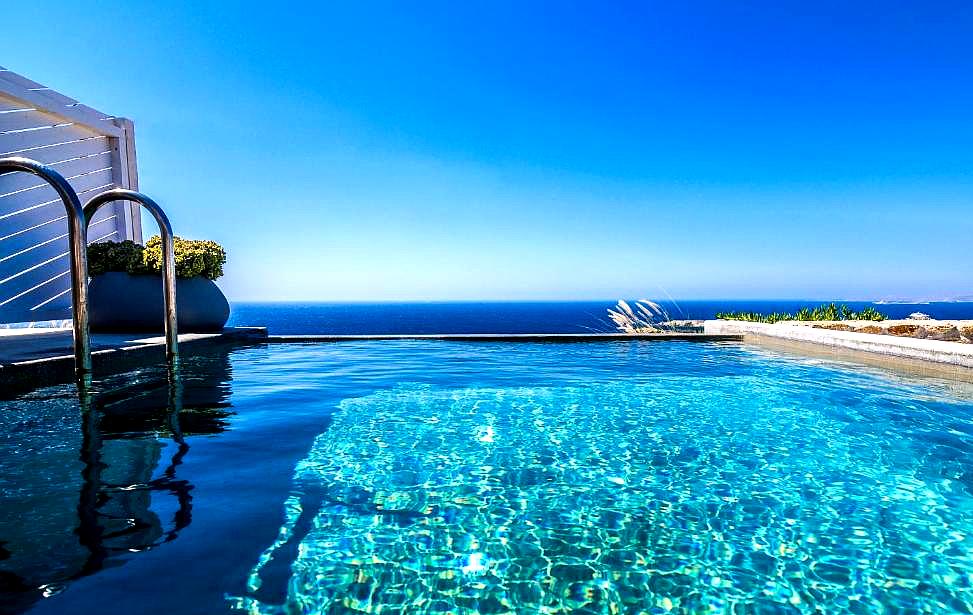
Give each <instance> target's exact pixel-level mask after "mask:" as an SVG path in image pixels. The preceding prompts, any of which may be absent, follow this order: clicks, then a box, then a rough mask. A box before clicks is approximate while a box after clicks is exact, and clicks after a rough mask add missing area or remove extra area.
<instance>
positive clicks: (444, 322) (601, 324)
mask: <svg viewBox="0 0 973 615" xmlns="http://www.w3.org/2000/svg"><path fill="white" fill-rule="evenodd" d="M659 303H660V304H661V305H662V306H663V307H664V308H665V309H666V310H667V311H668V312H669V314H670V315H671V316H672V317H673V318H680V319H706V318H713V316H714V315H715V314H716V313H717V312H721V311H731V310H732V311H741V310H745V311H756V312H768V313H769V312H791V313H793V312H796V311H798V310H799V309H801V308H802V307H806V306H815V305H820V304H822V303H826V302H823V301H814V300H803V301H802V300H794V299H787V300H738V299H735V300H725V301H699V300H695V301H675V302H674V301H660V302H659ZM836 303H845V304H846V305H848V306H849V307H851V308H852V309H855V310H860V309H861V308H863V307H865V306H874V307H875V308H876V309H878V310H879V311H880V312H882V313H884V314H887V315H888V316H889V317H891V318H903V317H906V316H908V315H909V314H911V313H913V312H923V313H925V314H929V315H930V316H932V317H934V318H944V319H947V318H973V303H956V302H950V303H946V302H943V303H918V304H917V303H908V304H906V303H896V304H875V303H869V302H864V301H846V302H840V301H839V302H836ZM614 304H615V302H614V301H609V300H606V301H572V302H549V301H547V302H483V303H472V302H470V303H467V302H453V303H445V302H443V303H234V304H233V306H232V313H231V315H230V322H229V325H230V326H265V327H267V328H268V329H269V330H270V332H271V333H276V334H281V335H288V334H290V335H299V334H333V335H343V334H344V335H347V334H362V335H368V334H394V333H400V334H431V333H583V332H611V331H614V326H613V324H612V323H611V321H610V320H608V317H607V310H608V308H610V307H612V306H613V305H614Z"/></svg>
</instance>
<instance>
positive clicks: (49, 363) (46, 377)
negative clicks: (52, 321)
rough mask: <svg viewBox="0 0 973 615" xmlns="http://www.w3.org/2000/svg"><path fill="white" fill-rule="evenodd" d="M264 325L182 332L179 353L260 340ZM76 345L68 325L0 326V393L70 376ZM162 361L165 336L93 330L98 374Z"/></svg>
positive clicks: (62, 379)
mask: <svg viewBox="0 0 973 615" xmlns="http://www.w3.org/2000/svg"><path fill="white" fill-rule="evenodd" d="M266 337H267V330H266V329H264V328H262V327H235V328H231V329H225V330H224V331H223V332H222V333H184V334H181V335H180V336H179V350H180V353H181V354H192V353H195V352H198V351H205V349H207V348H209V347H211V346H213V345H214V344H245V343H253V342H259V341H262V340H263V339H265V338H266ZM73 348H74V344H73V337H72V332H71V329H41V328H37V329H0V395H2V394H9V393H13V392H16V391H23V390H25V389H31V388H35V387H37V386H44V385H49V384H60V383H65V382H71V381H73V380H74V350H73ZM164 360H165V338H164V337H162V336H151V337H144V336H140V335H138V334H135V335H125V334H120V333H95V334H92V336H91V361H92V366H93V368H94V370H95V372H96V373H98V372H104V373H108V372H118V371H122V370H127V369H134V368H136V367H139V366H144V365H151V364H153V363H158V362H160V361H164Z"/></svg>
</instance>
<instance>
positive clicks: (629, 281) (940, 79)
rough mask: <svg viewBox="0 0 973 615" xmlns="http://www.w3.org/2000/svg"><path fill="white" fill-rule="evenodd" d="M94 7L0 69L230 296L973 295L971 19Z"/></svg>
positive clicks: (587, 9)
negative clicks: (47, 104) (77, 131)
mask: <svg viewBox="0 0 973 615" xmlns="http://www.w3.org/2000/svg"><path fill="white" fill-rule="evenodd" d="M82 4H84V3H73V2H72V3H64V4H59V3H45V4H43V5H38V4H36V3H33V4H32V3H14V5H13V6H10V7H4V10H3V12H4V15H3V25H2V26H0V27H2V30H3V42H2V44H0V50H2V54H0V64H2V65H4V66H6V67H8V68H10V69H12V70H14V71H17V72H20V73H22V74H24V75H26V76H28V77H30V78H32V79H34V80H36V81H40V82H41V83H44V84H46V85H48V86H50V87H53V88H55V89H58V90H60V91H62V92H64V93H66V94H68V95H70V96H73V97H75V98H78V99H79V100H81V101H82V102H84V103H86V104H89V105H90V106H93V107H95V108H97V109H99V110H101V111H105V112H107V113H112V114H116V115H124V116H126V117H130V118H132V119H133V120H134V121H135V125H136V134H137V143H138V155H139V165H140V177H141V187H142V189H143V191H145V192H146V193H148V194H149V195H150V196H153V197H154V198H155V199H156V200H158V201H159V202H160V203H162V204H163V206H164V207H166V208H167V210H168V211H169V213H170V218H171V219H172V222H173V226H174V227H175V229H176V231H177V233H179V234H181V235H183V236H187V237H195V238H210V239H215V240H218V241H220V242H222V243H223V244H224V245H225V246H226V247H227V250H228V252H229V263H228V265H227V275H226V277H225V278H223V280H221V282H220V284H221V286H222V287H223V288H224V290H225V291H226V293H227V295H228V296H229V297H230V298H231V300H233V299H235V300H247V299H263V300H271V299H287V300H332V301H334V300H415V299H418V300H442V299H446V300H450V299H457V300H464V299H593V298H599V299H601V298H612V297H633V296H658V295H660V294H661V291H660V288H664V289H666V290H667V291H668V292H669V293H671V294H672V295H674V296H677V297H684V298H781V297H795V298H846V299H856V298H891V297H913V298H915V297H953V296H957V295H973V258H971V257H973V247H971V246H973V79H971V75H973V4H970V3H968V2H954V3H951V2H914V3H895V2H857V3H847V2H814V3H797V2H794V3H790V2H764V3H760V2H741V3H727V2H690V3H661V2H659V3H655V2H651V3H650V2H645V3H620V4H615V5H614V6H611V7H608V6H605V4H607V3H596V2H592V3H588V4H581V3H523V2H510V3H500V2H490V3H423V4H422V7H421V8H419V7H418V5H415V6H405V5H402V6H397V5H396V4H395V3H388V4H385V3H342V4H340V5H339V4H336V5H334V6H330V7H324V6H317V5H315V4H308V5H306V6H288V5H287V4H286V3H279V4H278V5H274V6H273V7H268V5H266V3H249V4H248V3H240V4H236V5H234V6H233V7H224V6H221V5H220V4H217V3H213V4H206V3H188V2H166V3H148V2H146V3H142V2H134V1H129V2H119V3H88V4H86V5H85V6H82ZM408 4H411V3H408ZM731 5H732V6H731ZM851 5H854V6H851ZM146 228H148V226H147V227H146Z"/></svg>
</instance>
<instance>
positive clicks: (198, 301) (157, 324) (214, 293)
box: [88, 272, 230, 333]
mask: <svg viewBox="0 0 973 615" xmlns="http://www.w3.org/2000/svg"><path fill="white" fill-rule="evenodd" d="M176 308H177V310H176V315H177V322H178V327H179V332H180V333H208V332H214V331H222V330H223V325H225V324H226V321H227V319H228V318H229V317H230V304H229V303H227V301H226V297H224V296H223V292H222V291H220V289H219V287H218V286H217V285H216V284H214V283H213V282H212V281H211V280H207V279H206V278H203V277H195V278H179V279H177V280H176ZM88 317H89V320H90V323H91V330H92V331H94V332H102V333H161V332H162V331H163V329H164V326H165V325H164V318H165V310H164V308H163V301H162V277H161V276H157V275H129V274H127V273H120V272H109V273H103V274H101V275H97V276H95V277H93V278H91V281H90V282H89V283H88Z"/></svg>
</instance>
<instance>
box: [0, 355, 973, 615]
mask: <svg viewBox="0 0 973 615" xmlns="http://www.w3.org/2000/svg"><path fill="white" fill-rule="evenodd" d="M195 361H197V362H198V364H197V365H195V368H196V369H197V372H196V373H197V374H199V373H202V374H204V376H203V377H197V380H196V381H193V380H192V379H189V380H188V381H187V382H186V383H185V390H184V391H183V392H182V393H181V394H182V395H183V396H185V397H186V398H187V399H188V400H189V403H184V407H183V410H182V412H181V413H180V414H179V418H177V421H176V422H177V423H181V426H177V427H176V428H173V427H172V426H171V425H172V422H171V416H170V419H169V422H160V421H154V419H152V418H151V417H152V416H154V415H153V412H154V411H157V410H158V409H157V408H156V406H154V405H153V404H152V403H148V402H146V401H145V400H143V402H142V403H140V404H136V403H135V402H134V401H132V400H133V399H135V398H136V397H137V396H131V395H128V394H127V393H121V394H119V393H117V392H116V393H114V394H112V393H111V391H112V390H113V389H112V386H111V383H109V382H106V383H104V384H103V390H104V392H103V393H102V395H105V396H108V397H109V398H110V399H109V401H107V402H106V403H105V404H104V405H103V406H99V408H98V409H97V410H95V411H94V412H99V413H101V414H100V416H101V419H100V422H99V423H98V425H97V426H95V427H94V428H91V427H90V426H89V428H88V429H89V431H85V430H84V429H82V432H83V433H84V434H85V437H84V438H83V442H82V443H81V444H80V447H81V449H82V453H84V452H85V451H86V450H87V449H85V442H88V443H89V444H90V441H91V435H92V434H91V433H90V429H94V433H95V435H97V436H98V437H99V438H100V439H101V440H102V441H103V442H104V443H105V444H104V446H103V448H101V449H99V450H100V453H99V454H100V463H101V464H102V465H103V466H106V470H105V472H104V473H105V474H106V475H107V474H111V473H112V472H114V473H115V474H116V475H118V474H124V473H125V472H128V473H129V474H131V472H132V470H131V469H130V468H131V467H132V464H133V463H134V462H135V461H137V462H138V463H136V464H135V465H137V466H138V467H139V468H142V469H141V470H139V471H140V472H141V474H140V476H142V478H140V479H139V480H138V481H134V480H133V479H131V478H126V479H124V480H123V479H122V478H116V479H114V483H112V484H111V485H109V482H110V481H108V480H102V481H101V482H96V484H94V485H92V484H90V483H91V480H90V476H87V477H86V474H85V472H86V471H87V474H88V475H90V473H91V472H90V470H91V467H92V466H91V464H90V463H87V464H86V463H85V462H84V459H83V458H84V455H83V454H82V455H81V458H82V460H81V461H80V462H77V461H76V460H77V459H78V458H79V457H78V455H77V451H76V450H74V448H73V447H74V445H73V444H72V443H71V441H70V438H68V439H67V440H68V442H67V443H66V444H65V443H64V442H63V440H64V438H62V439H61V440H59V442H60V444H59V445H58V446H56V447H55V446H44V443H45V442H46V443H47V444H48V445H51V444H52V443H53V441H54V439H55V438H56V436H57V435H58V431H59V430H60V431H61V432H66V431H68V430H70V429H74V430H77V425H76V424H75V425H70V424H69V425H64V424H63V423H64V417H66V416H71V414H72V413H77V412H78V408H77V406H76V404H72V403H71V402H70V399H69V397H67V396H66V395H67V394H66V392H65V391H50V392H47V393H38V394H34V395H33V396H28V397H25V398H19V399H17V400H12V401H9V402H2V404H3V405H4V406H6V407H5V408H4V410H6V412H4V414H3V417H4V420H5V421H7V422H8V425H7V431H8V436H7V437H5V438H2V439H0V453H2V454H3V455H2V457H0V459H4V458H6V459H9V458H10V453H13V454H14V455H17V454H18V453H20V454H24V453H26V452H27V451H26V450H24V449H23V448H21V449H20V450H18V449H17V448H16V447H17V446H18V445H17V439H16V438H14V437H12V436H10V435H9V432H10V430H11V429H14V428H15V427H16V426H15V425H12V424H10V423H11V422H12V421H15V419H16V417H19V419H20V420H21V421H22V422H21V423H20V425H19V426H20V427H21V429H20V432H21V434H23V433H24V427H25V424H24V423H23V421H27V422H28V423H30V420H31V419H29V418H28V414H29V413H30V412H31V410H34V411H35V412H36V409H37V408H38V407H40V405H41V404H44V405H45V407H46V408H47V409H48V412H49V414H50V415H51V416H50V417H49V418H50V421H48V422H46V423H45V422H44V421H43V420H40V422H38V420H37V419H36V418H35V419H32V420H33V423H31V424H29V425H27V428H26V431H27V439H28V440H30V439H31V438H34V440H33V441H34V443H35V446H32V447H31V449H30V452H31V454H32V455H33V456H34V459H35V461H34V463H32V464H30V467H33V468H35V469H36V468H41V469H43V468H44V457H45V455H47V456H50V457H51V463H52V464H53V463H54V460H55V457H56V460H57V466H58V467H59V468H62V469H61V470H60V474H58V476H60V477H61V478H60V480H59V481H53V482H54V483H55V484H53V485H52V484H51V483H52V481H51V479H50V477H48V479H47V480H45V481H44V482H43V485H40V486H39V485H38V484H37V483H38V479H37V478H36V477H35V478H33V479H30V480H28V479H26V478H24V476H25V475H24V474H17V473H16V472H17V471H18V470H19V471H21V472H27V465H28V464H26V463H23V464H22V465H21V466H16V464H17V463H18V462H16V461H13V462H11V461H3V462H0V465H3V466H8V467H2V468H0V469H3V470H4V472H3V475H4V476H5V478H4V479H3V482H2V483H0V487H2V497H3V500H4V501H3V502H0V504H2V503H7V504H10V505H11V506H20V507H21V509H22V510H23V511H24V512H25V516H24V517H23V518H20V519H17V520H14V519H9V518H8V519H6V520H4V521H3V522H2V523H0V541H3V543H4V544H3V546H4V548H5V549H6V550H7V551H8V552H10V553H11V557H10V558H9V559H8V560H7V561H6V562H5V561H3V560H0V571H7V572H8V573H9V574H19V577H18V578H19V579H20V580H21V581H22V584H23V585H24V586H25V587H28V586H30V584H31V583H30V580H31V579H30V578H29V575H25V574H24V573H23V571H20V572H19V573H18V570H17V569H16V567H14V566H13V565H12V564H11V565H6V564H8V563H11V562H12V563H16V562H21V563H22V564H23V565H24V568H23V570H27V567H26V564H25V562H27V561H32V560H31V557H29V556H27V555H25V554H24V553H20V554H19V556H18V554H17V553H16V549H17V548H18V545H20V546H21V548H23V549H27V550H30V549H35V550H37V551H41V550H43V549H47V550H48V553H47V554H46V555H43V556H42V555H37V554H35V555H34V557H33V560H37V561H43V560H44V557H46V558H48V559H57V558H58V556H57V555H56V554H55V553H54V552H53V551H51V547H50V544H55V543H56V542H57V540H59V541H61V543H70V542H71V537H66V536H65V534H64V533H63V526H64V525H65V524H66V523H69V522H70V520H71V518H72V514H76V515H77V518H76V519H75V522H76V525H78V527H80V528H82V529H83V528H84V527H85V523H87V524H88V529H89V530H91V528H92V527H94V528H98V527H105V526H107V525H109V521H112V522H118V523H120V524H121V526H125V523H124V521H125V519H127V520H128V521H129V522H130V523H129V524H128V525H127V526H125V527H133V526H134V527H142V528H143V533H144V532H148V534H146V535H144V536H142V535H137V536H138V537H135V536H133V534H132V533H131V532H129V533H127V534H126V533H125V532H124V531H122V530H119V531H117V532H115V533H114V534H112V533H110V532H106V531H103V532H101V541H100V542H99V541H98V540H95V539H92V538H91V537H90V536H88V538H87V543H86V542H85V540H81V541H80V542H81V543H82V548H80V549H78V553H79V555H78V558H79V561H84V562H85V563H86V565H88V566H89V568H90V567H91V561H92V557H91V553H92V552H93V549H92V544H95V545H97V548H98V549H100V550H101V551H102V552H103V553H106V555H105V556H104V558H103V561H102V564H103V565H102V566H101V567H98V566H95V567H93V568H92V569H90V570H87V571H83V572H79V571H75V570H73V569H71V567H70V566H68V567H67V568H68V569H67V570H66V571H65V572H64V574H63V575H62V576H61V578H59V579H56V580H55V581H49V582H48V583H47V585H48V587H50V588H54V590H53V591H50V592H49V593H50V595H49V596H47V597H43V596H41V597H38V598H37V599H35V600H25V601H23V604H22V606H23V609H22V610H35V611H37V612H62V613H64V612H125V611H124V610H123V609H124V608H125V607H126V606H129V607H131V606H135V605H136V604H141V605H142V606H141V607H139V611H140V612H149V613H152V612H160V613H161V612H172V609H173V608H174V606H175V605H176V604H178V605H181V607H182V608H181V609H179V610H178V612H181V613H183V612H200V613H203V612H219V611H228V612H244V613H254V614H257V613H280V614H290V613H668V612H673V613H969V612H971V611H973V403H971V400H973V396H971V392H970V391H969V390H968V389H967V387H966V385H961V384H958V383H953V382H949V381H944V380H934V379H922V380H919V379H914V378H908V377H903V376H898V375H894V374H892V373H889V372H884V371H881V370H877V369H866V368H859V367H855V366H851V365H846V364H838V363H834V362H828V361H822V360H811V359H801V358H796V357H790V356H784V355H780V354H776V353H774V352H771V351H767V350H760V349H756V348H753V347H748V346H745V345H742V344H738V343H703V344H693V343H679V342H669V343H653V342H612V343H597V344H574V345H560V344H529V343H525V344H516V345H505V344H502V343H483V344H463V343H447V342H416V341H413V342H392V343H382V344H375V343H372V344H369V343H367V342H363V343H360V344H344V345H340V346H338V345H333V344H315V345H294V346H272V347H258V348H251V349H242V350H238V351H233V352H230V353H228V354H227V355H226V356H224V357H217V358H199V359H195ZM214 362H215V363H214ZM214 364H215V365H217V367H215V368H214ZM193 367H194V366H193V365H190V366H185V370H186V373H190V370H191V369H192V368H193ZM127 378H128V380H129V381H130V380H131V376H128V377H127ZM138 378H144V379H148V380H149V381H151V374H146V373H142V374H140V375H139V376H138ZM210 386H212V387H215V388H213V390H209V389H208V388H207V387H210ZM142 388H144V387H142ZM207 396H209V398H207ZM203 398H206V399H205V400H204V399H203ZM202 401H205V402H206V403H201V402H202ZM197 402H200V403H197ZM133 404H134V406H133ZM156 405H162V406H164V405H165V404H156ZM136 406H137V408H136V409H135V410H133V409H132V408H135V407H136ZM52 408H55V409H58V410H56V411H52V410H51V409H52ZM145 408H149V410H146V409H145ZM154 408H155V410H153V409H154ZM162 409H163V410H165V408H164V407H163V408H162ZM126 415H129V416H131V415H134V416H141V417H143V418H144V420H142V421H141V422H140V421H134V422H133V420H132V419H131V418H129V419H127V421H126V420H124V419H123V418H119V417H120V416H126ZM59 417H60V418H59ZM112 417H114V418H112ZM191 417H195V418H192V419H191V420H194V421H195V423H192V422H191V420H190V418H191ZM112 421H115V423H112ZM119 421H120V422H119ZM187 421H188V422H187ZM69 423H70V422H69ZM166 425H169V427H166ZM35 431H36V433H34V432H35ZM174 431H178V432H180V433H179V434H178V435H176V436H175V437H174V435H173V432H174ZM258 442H262V443H263V446H260V445H258V444H257V443H258ZM136 445H138V446H139V447H141V448H139V449H138V452H137V453H135V454H132V453H131V450H132V448H133V446H136ZM20 446H21V447H22V446H23V443H22V442H21V444H20ZM112 446H115V447H116V451H121V450H122V449H125V450H127V451H129V452H128V453H124V452H116V453H113V454H110V453H111V447H112ZM125 447H127V448H125ZM146 451H149V453H147V452H146ZM87 452H89V453H90V450H88V451H87ZM180 453H181V455H182V456H181V457H179V459H178V461H177V462H175V463H173V462H172V458H174V457H175V456H177V455H179V454H180ZM72 457H73V459H74V460H75V463H76V465H77V464H80V465H79V466H78V467H73V468H72V467H70V465H71V464H70V463H68V460H70V459H72ZM89 457H90V455H89ZM38 459H40V462H39V464H38V461H37V460H38ZM194 459H195V461H194ZM21 461H23V460H21ZM89 461H90V459H89ZM149 466H151V467H149ZM145 468H148V469H145ZM35 471H36V470H35ZM11 472H14V473H13V474H11ZM77 475H80V476H81V477H82V480H81V481H80V486H79V482H78V480H77ZM68 477H74V478H68ZM126 480H127V481H128V482H129V483H133V484H135V485H136V487H135V489H134V491H135V492H136V493H141V494H142V499H141V500H132V499H128V500H126V499H125V498H126V497H130V496H123V495H119V493H126V492H119V491H117V488H118V486H119V485H118V484H119V483H125V482H126ZM152 481H156V482H155V483H153V482H152ZM159 481H161V482H159ZM180 481H182V482H180ZM62 483H69V484H68V486H67V487H64V486H63V485H62ZM186 484H188V485H189V486H190V488H189V489H188V490H187V491H186V493H187V494H190V496H189V497H190V499H191V500H192V505H191V511H190V513H191V514H189V515H188V517H187V513H186V510H185V507H184V506H183V505H181V504H180V503H179V502H182V501H183V500H185V497H183V498H182V499H180V498H179V495H178V493H179V488H180V487H179V486H180V485H184V486H185V485H186ZM112 485H114V486H112ZM113 489H116V491H113ZM85 490H87V491H85ZM62 491H63V494H62V495H58V494H61V492H62ZM79 492H80V493H81V498H80V500H79V497H78V493H79ZM85 493H87V495H88V496H89V500H90V501H91V502H92V504H91V507H90V509H88V510H87V517H88V519H87V521H86V520H85V516H86V514H85V510H86V509H85V508H84V501H85V500H84V494H85ZM174 493H175V494H176V495H172V494H174ZM39 498H44V501H43V502H42V503H41V505H40V506H38V507H36V511H39V512H34V513H32V512H31V510H32V503H37V502H38V499H39ZM58 498H61V499H58ZM62 500H63V506H62V507H61V508H64V507H67V506H68V504H69V503H73V505H74V507H73V508H71V509H69V510H67V511H65V510H62V509H60V508H58V506H56V505H55V504H54V502H59V501H62ZM79 501H80V502H81V504H79ZM99 501H101V502H102V503H101V504H99V503H98V502H99ZM55 513H56V514H57V515H59V517H58V519H59V520H60V525H59V526H57V527H61V528H62V532H61V533H60V534H58V533H57V531H56V530H55V529H51V528H47V526H46V525H44V524H40V525H37V524H33V525H32V524H31V522H30V515H31V514H55ZM126 515H128V516H127V517H126ZM180 515H181V517H180ZM149 517H152V518H155V519H156V520H157V521H156V522H155V523H154V525H153V523H152V522H146V519H147V518H149ZM187 518H188V522H187ZM92 519H93V520H92ZM180 519H181V521H180ZM50 525H51V526H52V527H54V526H55V525H57V524H50ZM41 526H43V527H44V528H47V529H44V530H43V531H41V530H40V529H38V528H39V527H41ZM150 526H151V527H153V528H155V529H154V530H153V531H149V530H146V529H144V528H147V527H150ZM32 529H33V531H31V530H32ZM44 532H47V534H48V535H45V534H44ZM74 534H75V536H73V539H74V543H78V542H79V541H78V538H77V534H78V532H77V530H76V529H75V532H74ZM89 534H90V532H89ZM95 534H97V532H95ZM136 534H137V533H136ZM81 535H82V538H85V536H84V532H82V533H81ZM118 536H122V537H123V538H122V542H118V540H119V538H118ZM55 539H56V540H55ZM45 541H47V542H45ZM113 541H116V542H113ZM125 541H127V542H125ZM140 541H141V542H140ZM48 543H50V544H48ZM23 545H26V546H23ZM124 549H128V551H127V552H123V551H124ZM187 562H193V570H191V571H189V570H183V569H181V568H180V567H181V566H183V565H185V564H186V563H187ZM35 563H36V562H35ZM83 565H85V564H83ZM164 570H168V576H167V577H166V583H165V584H163V585H164V586H165V587H163V586H160V585H159V584H158V583H155V584H153V583H146V582H145V577H147V576H149V575H152V574H158V573H160V572H161V571H164ZM34 574H35V576H36V574H37V573H36V572H35V573H34ZM190 577H197V578H190ZM199 577H203V578H205V580H204V579H201V578H199ZM35 582H36V580H35ZM126 584H127V585H126ZM25 591H26V590H25ZM106 592H107V593H108V594H109V595H111V596H113V597H114V599H115V601H112V602H109V601H106V600H104V597H105V596H106ZM4 595H5V596H12V595H14V593H13V592H9V591H8V593H6V594H4ZM109 603H110V604H111V606H110V607H109V606H106V604H109ZM95 604H98V605H99V606H98V610H95V611H91V610H85V609H88V608H92V607H93V605H95ZM72 609H77V610H76V611H75V610H72ZM112 609H117V610H112Z"/></svg>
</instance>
